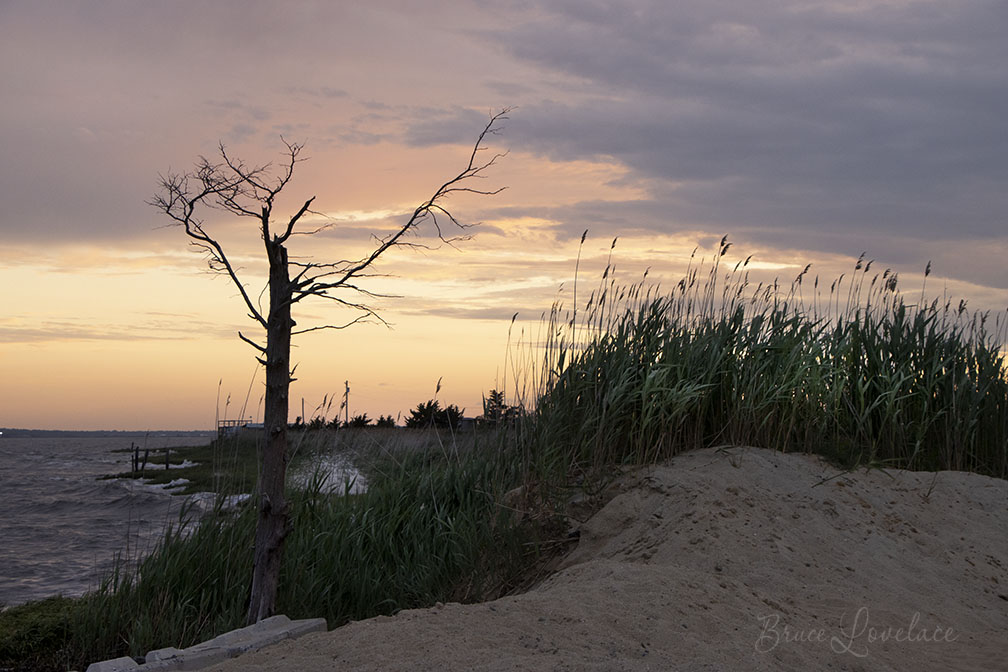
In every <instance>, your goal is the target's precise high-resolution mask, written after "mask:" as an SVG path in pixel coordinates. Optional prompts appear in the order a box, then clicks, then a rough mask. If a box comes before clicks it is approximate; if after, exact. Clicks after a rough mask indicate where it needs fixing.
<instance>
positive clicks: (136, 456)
mask: <svg viewBox="0 0 1008 672" xmlns="http://www.w3.org/2000/svg"><path fill="white" fill-rule="evenodd" d="M130 448H132V449H133V473H136V472H138V471H140V446H138V445H136V444H135V443H133V442H132V441H130Z"/></svg>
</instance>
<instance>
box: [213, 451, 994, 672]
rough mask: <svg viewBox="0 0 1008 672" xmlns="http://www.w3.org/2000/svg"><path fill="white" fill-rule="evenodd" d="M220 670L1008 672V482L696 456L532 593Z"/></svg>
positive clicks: (407, 615) (593, 529)
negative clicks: (816, 671) (1003, 671)
mask: <svg viewBox="0 0 1008 672" xmlns="http://www.w3.org/2000/svg"><path fill="white" fill-rule="evenodd" d="M824 479H829V480H824ZM936 640H937V641H936ZM214 669H215V670H221V671H223V670H335V669H339V670H351V669H352V670H469V669H482V670H670V669H677V670H812V669H829V670H995V669H1008V481H1003V480H998V479H992V478H987V477H983V476H978V475H975V474H964V473H958V472H940V473H937V474H934V473H912V472H905V471H888V472H881V471H869V472H857V473H850V474H840V473H839V472H838V471H837V470H836V469H834V468H832V467H829V466H828V465H825V464H823V463H822V462H821V461H819V460H818V459H817V458H815V457H811V456H806V455H784V454H780V453H774V452H771V451H767V450H759V449H731V450H720V451H718V450H704V451H698V452H695V453H690V454H686V455H682V456H679V457H677V458H676V459H675V460H674V462H673V463H672V464H669V465H664V466H660V467H656V468H651V469H648V470H647V471H645V472H641V473H638V474H636V475H635V476H634V477H632V478H628V479H627V480H626V481H625V482H624V484H623V492H622V494H619V495H618V496H616V497H615V498H614V499H613V500H612V501H611V502H610V503H609V504H608V505H607V506H606V507H605V508H604V509H603V510H602V511H600V512H599V513H598V514H597V515H596V516H595V517H593V518H592V519H591V520H590V521H588V522H587V523H585V524H584V525H583V526H582V534H581V540H580V543H579V546H578V548H577V549H576V550H575V551H574V552H573V553H572V554H571V555H570V556H569V557H568V558H567V559H566V562H565V567H564V569H562V570H561V571H560V572H558V573H557V574H555V575H554V576H552V577H551V578H550V579H549V580H548V581H546V582H545V583H544V584H542V585H540V586H539V587H537V588H536V589H534V590H532V591H531V592H529V593H526V594H524V595H519V596H515V597H509V598H504V599H501V600H497V601H495V602H490V603H486V604H479V605H468V606H464V605H457V604H450V605H445V606H439V607H437V608H433V609H421V610H413V611H406V612H402V613H400V614H399V615H398V616H396V617H393V618H375V619H370V620H367V621H361V622H357V623H352V624H350V625H348V626H345V627H342V628H339V629H337V630H335V631H333V632H330V633H325V634H316V635H310V636H308V637H305V638H303V639H300V640H298V641H296V642H288V643H284V644H281V645H278V646H276V647H273V648H270V649H268V650H265V651H261V652H259V653H256V654H249V655H245V656H242V657H240V658H237V659H234V660H233V661H230V662H229V663H226V664H224V665H221V666H218V667H216V668H214Z"/></svg>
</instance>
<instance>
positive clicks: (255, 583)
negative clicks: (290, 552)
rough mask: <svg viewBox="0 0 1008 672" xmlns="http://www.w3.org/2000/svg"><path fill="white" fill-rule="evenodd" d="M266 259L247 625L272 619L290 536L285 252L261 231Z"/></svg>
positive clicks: (288, 313) (288, 310)
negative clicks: (262, 396) (261, 428)
mask: <svg viewBox="0 0 1008 672" xmlns="http://www.w3.org/2000/svg"><path fill="white" fill-rule="evenodd" d="M264 234H266V235H265V236H264V237H265V238H266V251H267V254H268V256H269V271H270V276H269V278H270V279H269V290H270V291H269V294H270V310H269V317H268V318H267V325H266V409H265V417H264V420H265V422H264V425H265V432H266V449H265V452H264V453H263V461H262V472H261V473H260V474H259V488H258V492H257V495H258V497H259V518H258V521H257V524H256V540H255V557H254V559H253V568H252V592H251V595H250V597H249V609H248V615H247V617H246V621H247V622H248V623H249V624H250V625H251V624H253V623H257V622H259V621H261V620H262V619H264V618H268V617H270V616H272V615H273V613H274V611H275V609H276V595H277V584H278V583H279V581H280V561H281V558H282V556H283V546H284V540H285V539H286V537H287V534H288V533H289V532H290V528H291V525H290V515H289V510H288V506H287V501H286V499H285V497H284V489H285V484H286V480H287V479H286V477H287V457H288V456H287V412H288V391H289V389H290V382H291V376H290V344H291V330H292V328H293V326H294V322H293V320H292V319H291V292H292V287H291V283H290V275H289V272H288V269H287V250H286V248H285V247H284V246H283V244H281V243H278V242H276V241H273V240H270V239H269V237H268V229H265V227H264Z"/></svg>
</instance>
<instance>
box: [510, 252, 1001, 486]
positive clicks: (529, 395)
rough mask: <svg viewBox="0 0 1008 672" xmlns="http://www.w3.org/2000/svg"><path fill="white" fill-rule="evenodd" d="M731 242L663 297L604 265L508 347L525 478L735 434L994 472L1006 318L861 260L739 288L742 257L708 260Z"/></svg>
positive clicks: (670, 451)
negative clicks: (577, 295)
mask: <svg viewBox="0 0 1008 672" xmlns="http://www.w3.org/2000/svg"><path fill="white" fill-rule="evenodd" d="M614 245H615V241H614ZM730 245H731V244H730V243H729V242H727V240H726V239H723V240H722V241H721V246H720V249H719V250H718V252H717V253H716V254H715V256H714V258H713V259H712V260H711V261H710V262H709V263H704V262H702V261H697V260H696V258H695V254H696V253H695V252H694V257H692V258H691V260H690V265H689V268H688V269H687V271H686V274H685V276H684V277H683V278H682V280H680V281H679V282H678V283H677V284H676V285H675V286H674V287H672V288H671V290H668V291H665V290H662V289H661V288H660V287H659V286H657V285H654V284H649V283H648V282H647V274H646V273H645V276H644V278H643V279H642V280H641V281H640V282H637V283H634V284H630V285H621V284H619V283H618V282H617V281H616V280H615V278H614V277H613V272H612V271H613V268H612V265H611V262H610V264H609V265H608V266H607V267H606V270H605V272H604V273H603V276H602V282H601V283H600V284H599V286H598V287H597V288H596V289H595V291H594V292H592V294H591V296H590V298H589V299H588V301H587V302H586V303H585V304H584V305H576V306H574V308H573V309H571V310H570V311H567V312H565V311H564V309H563V306H562V305H561V304H559V303H556V304H554V306H553V308H552V310H551V312H550V313H549V315H548V316H544V320H543V326H542V329H541V333H540V334H539V336H538V337H537V338H536V339H535V340H531V341H526V342H524V343H519V344H518V347H517V348H516V350H517V351H518V352H517V354H515V355H513V358H514V360H515V361H518V362H521V363H520V364H518V365H516V366H515V368H514V371H515V374H514V375H515V385H514V387H515V390H516V392H517V394H518V396H519V397H520V400H521V401H522V402H523V404H524V405H525V406H526V407H527V408H530V414H529V419H528V421H527V422H526V423H525V431H524V436H523V438H522V445H523V447H524V451H525V459H526V461H528V462H529V463H530V464H534V465H536V466H535V468H534V469H533V470H532V471H533V472H534V473H537V474H539V475H540V477H541V476H542V475H543V474H546V475H547V476H545V478H546V479H547V480H549V479H553V480H555V481H557V482H564V483H566V482H571V481H572V480H582V481H583V479H584V477H585V476H586V475H599V474H600V473H602V472H604V471H605V470H606V469H607V468H608V467H610V466H611V465H619V464H625V463H633V464H640V463H650V462H654V461H656V460H661V459H664V458H667V457H669V456H672V455H674V454H676V453H678V452H681V451H684V450H689V449H692V448H699V447H704V446H713V445H719V444H747V445H757V446H764V447H768V448H776V449H780V450H800V451H808V452H815V453H820V454H823V455H826V456H828V457H830V458H832V459H834V460H837V461H839V462H841V463H844V464H847V465H856V464H861V465H876V466H882V465H891V466H899V467H904V468H909V469H956V470H969V471H977V472H981V473H985V474H990V475H994V476H1000V477H1008V378H1006V368H1005V360H1004V356H1003V350H1001V347H1002V346H1003V344H1004V343H1005V336H1006V320H1005V318H1006V315H1008V314H1006V313H1001V314H997V315H996V316H995V317H994V318H993V319H992V318H991V316H990V314H988V313H977V312H971V311H969V310H967V308H966V304H965V302H959V303H958V304H953V302H952V301H951V300H950V299H948V298H943V299H930V300H929V299H928V298H927V296H926V293H925V292H924V290H923V289H922V291H921V294H920V296H919V298H918V296H917V295H916V294H915V295H913V296H911V295H907V294H905V293H903V292H902V291H901V289H900V288H899V284H898V278H897V276H896V274H895V273H893V272H892V271H890V270H885V271H882V272H874V273H873V272H872V266H873V262H871V261H868V262H865V260H864V257H862V258H861V259H859V260H858V261H857V263H856V265H855V268H854V272H853V273H852V274H850V275H849V276H846V277H845V276H841V277H840V278H839V279H837V280H836V281H833V282H832V283H830V284H829V289H828V292H827V290H826V287H825V284H823V285H822V286H821V285H820V282H819V278H818V277H816V278H815V279H812V280H810V279H809V276H808V271H809V267H806V268H805V270H804V271H802V273H800V274H799V275H798V276H797V277H796V278H795V280H794V281H793V282H792V283H790V285H785V286H783V287H782V286H781V285H779V283H778V282H776V281H775V282H772V283H769V284H766V283H762V284H755V285H754V283H752V282H751V281H750V279H749V278H750V274H749V270H748V268H747V267H748V264H749V261H750V260H749V259H745V260H744V261H740V262H738V263H737V264H735V265H733V266H729V267H726V266H725V265H724V264H723V258H724V256H725V254H726V253H727V251H728V248H729V246H730ZM705 266H706V270H705ZM929 274H930V265H929V266H928V268H927V269H926V271H925V278H926V277H927V276H928V275H929ZM809 284H811V285H812V286H811V287H807V285H809ZM806 294H808V296H806Z"/></svg>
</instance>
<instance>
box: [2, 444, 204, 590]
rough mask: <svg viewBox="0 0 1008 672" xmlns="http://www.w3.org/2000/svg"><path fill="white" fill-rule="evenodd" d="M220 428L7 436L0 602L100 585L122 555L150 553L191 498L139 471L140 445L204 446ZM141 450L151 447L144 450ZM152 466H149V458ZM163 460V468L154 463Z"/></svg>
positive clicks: (159, 455)
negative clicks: (136, 450) (137, 475)
mask: <svg viewBox="0 0 1008 672" xmlns="http://www.w3.org/2000/svg"><path fill="white" fill-rule="evenodd" d="M212 438H213V434H212V433H210V432H208V433H206V434H193V433H181V434H170V433H158V434H149V435H146V436H137V435H113V436H95V435H80V436H68V435H59V436H52V437H30V438H19V437H10V436H0V606H3V605H7V606H12V605H15V604H21V603H23V602H27V601H31V600H38V599H42V598H45V597H49V596H52V595H60V594H61V595H65V596H77V595H81V594H83V593H84V592H86V591H87V590H89V589H91V588H94V587H96V586H97V583H98V581H99V580H100V578H101V575H102V574H103V573H104V572H106V571H108V569H109V568H110V567H112V565H113V562H114V560H115V557H116V555H117V554H123V557H126V558H137V557H141V556H142V555H144V554H145V553H146V552H148V551H150V550H151V549H152V548H153V546H154V545H155V544H156V542H157V541H158V540H159V539H160V538H161V536H162V534H163V532H164V529H165V526H166V525H167V524H168V523H169V522H171V521H175V520H177V519H178V514H179V509H180V507H181V506H182V503H183V500H182V498H180V497H173V496H172V495H171V494H170V492H169V491H167V490H166V489H165V488H163V487H160V486H153V485H147V484H145V483H143V482H142V481H138V480H132V479H112V480H100V477H101V476H105V475H107V474H115V473H121V472H126V471H129V470H130V461H131V459H132V455H131V454H130V453H126V452H113V451H115V450H116V449H128V448H130V446H131V445H132V444H137V445H139V446H140V447H141V449H144V448H146V449H151V454H152V459H157V458H163V456H164V453H163V452H160V451H159V452H155V451H157V449H163V448H165V447H175V446H188V445H205V444H206V443H208V442H209V441H210V440H211V439H212ZM141 452H142V450H141ZM148 468H150V466H148ZM155 468H156V467H155Z"/></svg>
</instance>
